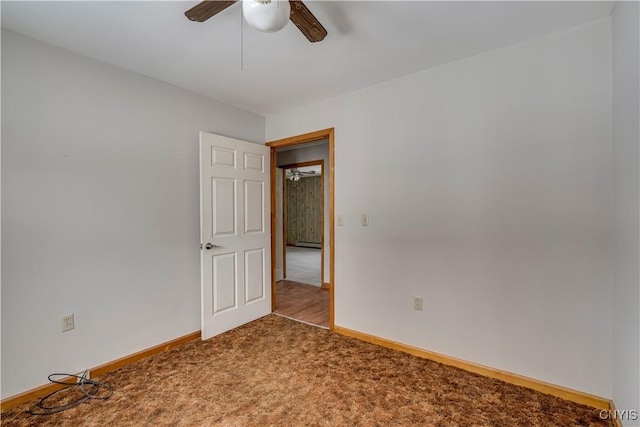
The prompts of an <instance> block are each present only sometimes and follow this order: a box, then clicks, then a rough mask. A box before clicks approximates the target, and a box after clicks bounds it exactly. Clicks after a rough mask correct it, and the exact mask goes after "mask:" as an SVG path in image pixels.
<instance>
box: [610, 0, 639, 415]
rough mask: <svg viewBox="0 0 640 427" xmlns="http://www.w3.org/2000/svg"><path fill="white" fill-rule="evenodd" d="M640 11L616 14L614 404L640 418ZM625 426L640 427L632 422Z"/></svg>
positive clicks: (630, 7) (621, 9)
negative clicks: (634, 413) (633, 411)
mask: <svg viewBox="0 0 640 427" xmlns="http://www.w3.org/2000/svg"><path fill="white" fill-rule="evenodd" d="M639 22H640V7H639V3H638V2H618V4H617V5H616V8H615V10H614V12H613V18H612V25H613V219H614V223H613V224H614V229H613V231H614V265H613V266H614V271H613V273H614V274H613V278H614V281H613V399H614V402H615V404H616V407H617V408H618V409H620V410H622V409H629V410H633V409H635V410H636V411H638V412H639V413H640V265H639V263H640V119H639V116H640V106H639V99H640V85H639V79H640V53H639V52H640V42H639V38H640V29H639ZM625 425H629V426H631V425H635V426H638V425H640V421H638V420H635V421H633V420H627V421H625Z"/></svg>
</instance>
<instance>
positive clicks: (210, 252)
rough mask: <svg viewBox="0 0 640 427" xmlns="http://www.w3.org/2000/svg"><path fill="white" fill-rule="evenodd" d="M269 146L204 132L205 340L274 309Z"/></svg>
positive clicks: (201, 149) (202, 196) (202, 184)
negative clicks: (272, 301)
mask: <svg viewBox="0 0 640 427" xmlns="http://www.w3.org/2000/svg"><path fill="white" fill-rule="evenodd" d="M269 164H270V163H269V148H268V147H266V146H264V145H258V144H253V143H250V142H246V141H240V140H237V139H232V138H227V137H224V136H220V135H214V134H211V133H206V132H200V232H201V239H202V240H201V243H202V251H201V253H202V258H201V265H202V296H201V298H202V339H207V338H211V337H212V336H215V335H218V334H220V333H222V332H225V331H228V330H229V329H233V328H235V327H236V326H240V325H243V324H245V323H247V322H250V321H252V320H255V319H257V318H259V317H262V316H264V315H266V314H268V313H270V312H271V230H270V228H271V221H270V216H271V212H270V210H271V203H270V199H269V197H270V194H271V193H270V187H269V178H270V171H269Z"/></svg>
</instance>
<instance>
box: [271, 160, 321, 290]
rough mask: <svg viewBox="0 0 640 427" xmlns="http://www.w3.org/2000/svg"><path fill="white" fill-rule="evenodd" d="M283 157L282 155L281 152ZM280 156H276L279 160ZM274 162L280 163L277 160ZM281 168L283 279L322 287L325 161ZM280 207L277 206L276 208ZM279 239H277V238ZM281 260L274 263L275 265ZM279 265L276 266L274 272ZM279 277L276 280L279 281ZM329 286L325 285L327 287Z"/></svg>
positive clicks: (287, 165)
mask: <svg viewBox="0 0 640 427" xmlns="http://www.w3.org/2000/svg"><path fill="white" fill-rule="evenodd" d="M280 154H282V153H280ZM280 154H279V153H276V155H277V156H278V157H280ZM276 162H277V163H278V164H279V162H278V159H276ZM278 167H279V168H280V169H282V177H283V180H282V187H283V188H282V200H277V203H279V204H280V203H282V217H283V221H282V222H283V224H282V231H280V229H278V230H276V232H282V236H283V238H282V247H281V248H279V250H282V251H283V256H282V276H283V277H282V278H284V279H286V280H290V281H294V282H298V283H304V284H307V285H312V286H318V287H325V288H328V286H323V285H324V283H325V282H324V280H323V279H324V234H325V233H324V222H325V221H324V218H325V209H324V200H325V191H324V190H325V185H324V182H325V175H324V160H322V159H320V160H312V161H308V162H301V163H291V164H285V165H279V166H278ZM278 207H280V206H278ZM278 240H280V239H278ZM279 259H280V257H278V259H277V260H276V262H277V261H278V260H279ZM277 267H279V266H276V269H277ZM278 279H279V277H276V280H278ZM327 285H328V284H327Z"/></svg>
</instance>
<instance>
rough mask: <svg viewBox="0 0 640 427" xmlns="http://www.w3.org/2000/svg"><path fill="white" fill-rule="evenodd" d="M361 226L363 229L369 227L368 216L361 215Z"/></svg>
mask: <svg viewBox="0 0 640 427" xmlns="http://www.w3.org/2000/svg"><path fill="white" fill-rule="evenodd" d="M362 226H363V227H368V226H369V215H368V214H362Z"/></svg>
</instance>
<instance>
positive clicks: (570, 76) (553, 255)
mask: <svg viewBox="0 0 640 427" xmlns="http://www.w3.org/2000/svg"><path fill="white" fill-rule="evenodd" d="M611 77H612V76H611V25H610V19H609V18H605V19H602V20H598V21H596V22H593V23H590V24H588V25H585V26H582V27H579V28H577V29H573V30H570V31H567V32H563V33H561V34H556V35H551V36H547V37H544V38H539V39H535V40H530V41H527V42H524V43H521V44H519V45H515V46H511V47H506V48H502V49H499V50H495V51H492V52H488V53H484V54H481V55H477V56H474V57H471V58H467V59H464V60H460V61H456V62H454V63H450V64H447V65H444V66H440V67H437V68H434V69H431V70H427V71H423V72H420V73H416V74H413V75H409V76H406V77H404V78H400V79H397V80H393V81H389V82H386V83H383V84H380V85H377V86H373V87H369V88H365V89H363V90H359V91H356V92H352V93H350V94H347V95H344V96H340V97H337V98H333V99H329V100H326V101H323V102H319V103H316V104H313V105H309V106H306V107H303V108H299V109H294V110H291V111H286V112H282V113H279V114H274V115H270V116H267V140H275V139H279V138H284V137H288V136H291V135H296V134H301V133H305V132H309V131H313V130H317V129H324V128H328V127H335V143H336V146H335V150H336V152H335V156H336V164H335V179H336V181H335V197H336V214H343V215H344V219H345V226H344V227H336V242H335V244H336V247H335V254H336V265H335V269H336V271H335V297H336V300H335V319H336V325H338V326H342V327H346V328H350V329H354V330H358V331H361V332H365V333H368V334H372V335H377V336H380V337H384V338H388V339H391V340H395V341H398V342H402V343H405V344H409V345H413V346H417V347H421V348H425V349H429V350H433V351H437V352H441V353H444V354H447V355H451V356H455V357H458V358H461V359H465V360H469V361H473V362H476V363H480V364H484V365H488V366H492V367H496V368H500V369H504V370H507V371H511V372H516V373H519V374H522V375H526V376H530V377H533V378H538V379H541V380H544V381H548V382H551V383H555V384H560V385H563V386H566V387H571V388H575V389H578V390H583V391H585V392H590V393H594V394H598V395H602V396H605V397H611V394H612V384H611V383H612V379H611V360H612V356H611V345H612V339H611V330H612V329H611V328H612V319H611V318H612V300H611V292H612V284H611V281H612V279H611V269H612V267H611V263H612V261H611V251H612V248H611V221H612V218H611V203H612V201H611V185H612V183H611V161H612V158H611V108H612V107H611V96H612V88H611ZM363 213H368V214H369V215H370V226H369V227H361V226H360V225H359V222H360V215H361V214H363ZM414 295H419V296H422V297H423V298H424V310H423V311H421V312H419V311H414V310H412V309H411V307H412V296H414Z"/></svg>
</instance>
